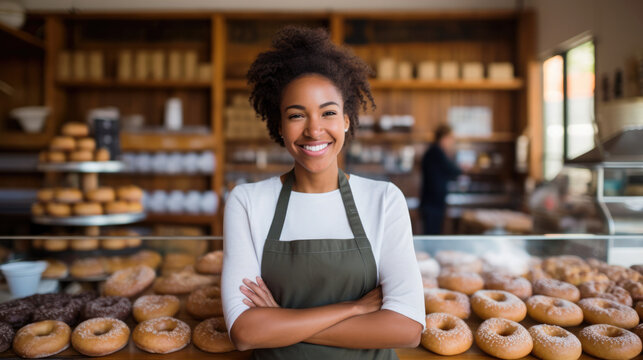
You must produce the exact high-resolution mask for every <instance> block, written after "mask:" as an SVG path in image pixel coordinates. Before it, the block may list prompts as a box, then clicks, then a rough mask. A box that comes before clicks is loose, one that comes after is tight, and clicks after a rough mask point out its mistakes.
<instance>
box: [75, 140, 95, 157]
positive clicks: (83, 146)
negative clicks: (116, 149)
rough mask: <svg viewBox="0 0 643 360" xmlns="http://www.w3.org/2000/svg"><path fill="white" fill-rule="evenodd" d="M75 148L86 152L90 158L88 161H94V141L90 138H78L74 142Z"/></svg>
mask: <svg viewBox="0 0 643 360" xmlns="http://www.w3.org/2000/svg"><path fill="white" fill-rule="evenodd" d="M76 148H77V149H78V150H84V151H88V152H89V154H90V156H91V159H90V160H89V161H91V160H94V150H96V140H94V139H92V138H90V137H86V138H80V139H78V140H76Z"/></svg>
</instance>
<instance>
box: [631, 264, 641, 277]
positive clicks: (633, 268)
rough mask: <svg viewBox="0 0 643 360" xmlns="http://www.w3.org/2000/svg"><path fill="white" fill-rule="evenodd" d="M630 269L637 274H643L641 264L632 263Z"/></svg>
mask: <svg viewBox="0 0 643 360" xmlns="http://www.w3.org/2000/svg"><path fill="white" fill-rule="evenodd" d="M630 269H632V270H634V271H636V272H638V273H639V274H641V275H643V264H634V265H632V266H630Z"/></svg>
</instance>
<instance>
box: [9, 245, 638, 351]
mask: <svg viewBox="0 0 643 360" xmlns="http://www.w3.org/2000/svg"><path fill="white" fill-rule="evenodd" d="M617 245H618V246H620V247H622V248H626V247H627V248H628V249H629V250H628V251H629V252H632V251H634V252H636V251H638V252H639V253H640V252H641V251H643V235H628V236H625V235H623V236H607V235H567V234H564V235H543V236H531V235H530V236H500V235H498V236H494V235H485V236H482V235H481V236H416V237H414V247H415V251H416V255H417V257H418V264H420V262H421V261H422V260H423V259H427V258H428V259H437V260H438V261H440V255H439V254H440V253H442V254H443V255H444V254H446V253H448V254H449V255H450V256H455V257H456V258H457V259H458V261H460V260H463V259H465V258H466V259H476V261H478V262H480V263H481V264H482V267H481V268H480V270H479V271H481V274H483V275H484V272H505V273H512V274H515V275H521V276H524V277H527V278H530V276H531V275H530V273H531V272H532V271H533V269H534V267H536V268H540V269H545V266H543V265H541V260H544V259H547V258H550V257H554V258H555V259H561V261H565V259H573V260H574V261H580V262H582V263H584V264H586V266H590V264H593V265H591V266H594V267H592V269H593V270H592V271H599V270H597V268H596V266H599V267H600V266H612V264H618V265H620V266H625V267H627V266H630V265H632V264H635V263H637V262H638V263H640V262H641V259H643V257H627V256H621V255H619V254H615V253H614V248H615V246H617ZM222 246H223V239H222V238H221V237H209V236H206V237H147V236H127V235H123V236H105V237H93V238H92V237H79V236H69V237H63V236H57V237H54V236H50V237H0V257H2V259H1V262H2V264H3V265H0V268H2V266H4V265H6V264H16V263H20V262H26V261H41V260H45V261H47V262H48V266H49V267H51V266H52V265H53V264H57V265H58V267H59V268H62V269H64V271H60V272H58V273H57V274H56V273H52V272H49V273H48V274H47V275H46V278H41V279H40V280H39V281H38V282H37V287H36V291H37V292H38V293H64V294H69V296H80V295H79V294H84V293H85V292H87V291H95V292H96V293H97V294H104V290H105V284H106V280H107V279H109V278H110V277H111V275H112V274H113V273H115V272H116V271H119V270H122V269H127V268H130V267H133V266H136V265H139V264H148V265H149V266H151V267H153V268H155V270H156V271H155V276H156V277H155V280H154V282H153V283H151V284H150V285H149V286H147V287H146V288H145V289H144V290H142V291H140V292H139V293H137V294H136V295H133V296H130V297H129V298H130V300H131V301H132V303H133V302H134V301H135V300H136V299H137V298H139V297H140V296H142V295H148V294H170V295H175V296H177V297H178V298H179V301H180V303H181V306H180V310H179V311H178V313H176V314H175V315H174V317H175V318H176V319H179V320H181V321H184V322H185V323H186V324H187V325H188V326H189V327H190V328H191V329H192V330H194V329H195V327H196V326H197V325H198V324H199V323H201V321H202V319H200V318H198V317H195V316H194V315H193V314H191V313H190V312H189V311H188V309H187V305H186V304H187V302H188V301H189V298H190V294H192V293H193V292H194V290H196V289H197V288H198V287H195V288H194V289H186V288H185V287H182V286H181V287H178V286H177V288H175V289H170V290H167V288H166V289H165V290H160V289H161V288H160V287H159V286H158V285H157V283H159V282H161V281H164V280H166V279H169V278H172V277H175V278H180V279H182V280H181V281H183V283H188V282H189V281H187V280H185V279H188V278H190V277H192V276H194V277H199V279H202V280H203V281H205V282H204V283H203V284H205V285H203V284H201V285H200V286H217V285H219V283H220V275H219V274H217V272H220V270H218V271H216V270H215V271H213V272H210V273H207V272H204V271H203V270H202V267H201V261H202V260H203V259H204V257H203V255H204V254H208V253H212V252H217V251H220V249H221V248H222ZM427 254H428V256H427ZM436 255H437V256H436ZM382 256H386V255H385V254H383V255H382ZM588 259H595V260H592V261H589V262H587V261H586V260H588ZM606 262H607V263H606ZM597 264H598V265H597ZM608 264H610V265H608ZM90 265H91V266H90ZM419 267H420V271H421V273H422V274H423V278H424V272H423V267H422V266H419ZM88 268H93V269H94V270H93V271H89V270H88ZM80 269H82V270H83V271H80ZM96 269H98V270H96ZM219 269H220V268H219ZM47 270H49V269H47ZM47 270H46V271H47ZM628 271H633V270H628ZM52 274H54V275H52ZM433 276H437V273H435V274H434V275H433ZM6 279H7V280H8V276H7V277H6ZM434 280H435V279H434ZM425 286H426V283H425ZM436 286H437V285H436ZM13 290H14V289H13V288H11V289H10V288H9V286H8V284H7V283H5V282H2V283H0V317H2V316H3V314H4V312H3V310H5V309H4V308H3V306H4V305H3V303H5V304H7V303H8V301H12V300H13V299H15V298H17V297H16V296H14V295H12V291H13ZM73 294H76V295H73ZM65 296H67V295H65ZM94 296H96V295H94ZM79 319H80V318H79ZM0 320H2V319H0ZM481 321H482V320H481V319H480V318H478V317H477V316H476V315H475V314H473V315H471V316H470V317H469V318H468V319H466V323H467V324H468V325H469V327H470V328H471V329H473V330H475V329H476V328H477V327H478V326H479V325H480V323H481ZM78 322H79V321H78V320H77V321H75V322H74V325H76V324H77V323H78ZM125 322H126V324H127V325H128V326H129V327H130V329H131V330H132V331H133V330H134V329H135V327H136V326H137V322H136V321H135V320H134V319H133V318H132V316H129V317H128V318H127V319H126V321H125ZM521 324H522V325H523V326H525V327H529V326H532V325H534V324H536V323H535V321H534V320H532V319H530V318H529V317H527V318H525V319H524V320H523V321H521ZM74 325H72V326H74ZM579 329H580V327H577V328H576V327H575V328H572V329H571V330H570V331H572V332H573V331H575V330H579ZM396 352H397V354H398V356H399V358H400V359H402V360H404V359H438V358H441V357H440V356H439V355H436V354H434V353H432V352H429V351H427V350H425V349H424V348H422V347H421V346H419V347H417V348H407V349H397V350H396ZM250 354H251V352H250V351H245V352H239V351H231V352H227V353H224V354H211V353H207V352H204V351H202V350H200V349H199V348H198V347H197V346H196V345H194V344H193V343H191V344H189V345H187V346H186V347H185V348H183V349H181V350H179V351H176V352H173V353H170V354H165V355H162V356H161V357H162V358H166V359H185V358H189V359H206V358H207V359H249V358H250ZM59 356H62V357H77V356H79V353H78V352H77V351H76V350H75V349H74V348H73V346H70V347H69V348H68V349H66V350H63V351H62V352H61V353H60V354H59ZM11 357H15V353H14V352H13V350H11V349H9V350H7V351H5V352H2V353H0V358H11ZM104 358H107V359H128V358H136V359H152V358H155V359H156V358H159V355H157V354H151V353H147V352H144V351H142V350H140V349H139V348H138V347H137V346H136V344H135V343H134V341H133V340H132V339H130V340H129V343H128V345H127V346H125V347H124V348H123V349H121V350H119V351H117V352H115V353H113V354H111V355H108V356H106V357H104ZM452 358H453V359H465V358H467V359H468V358H476V359H487V358H489V359H491V358H492V357H490V356H487V355H485V354H484V353H483V352H482V351H481V350H480V349H479V348H478V347H477V346H476V345H475V344H474V345H473V346H472V347H471V348H470V349H469V350H467V351H466V352H465V353H463V354H461V355H456V356H453V357H452ZM581 359H589V357H588V356H587V355H583V357H581Z"/></svg>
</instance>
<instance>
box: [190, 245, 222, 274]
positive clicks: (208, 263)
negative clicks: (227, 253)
mask: <svg viewBox="0 0 643 360" xmlns="http://www.w3.org/2000/svg"><path fill="white" fill-rule="evenodd" d="M195 269H196V271H197V272H199V273H201V274H221V270H222V269H223V251H221V250H216V251H212V252H209V253H207V254H205V255H203V256H201V257H199V259H198V260H197V261H196V266H195Z"/></svg>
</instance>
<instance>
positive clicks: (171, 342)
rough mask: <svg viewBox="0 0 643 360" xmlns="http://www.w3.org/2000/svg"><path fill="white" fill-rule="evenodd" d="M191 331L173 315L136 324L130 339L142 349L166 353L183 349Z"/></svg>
mask: <svg viewBox="0 0 643 360" xmlns="http://www.w3.org/2000/svg"><path fill="white" fill-rule="evenodd" d="M190 337H191V331H190V327H189V326H188V324H186V323H184V322H183V321H181V320H179V319H175V318H173V317H169V316H164V317H160V318H155V319H150V320H145V321H143V322H142V323H139V324H138V325H136V328H135V329H134V332H133V334H132V341H134V344H135V345H136V347H138V348H139V349H141V350H143V351H147V352H150V353H155V354H168V353H171V352H174V351H178V350H181V349H183V348H184V347H185V346H187V345H188V344H189V343H190Z"/></svg>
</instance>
